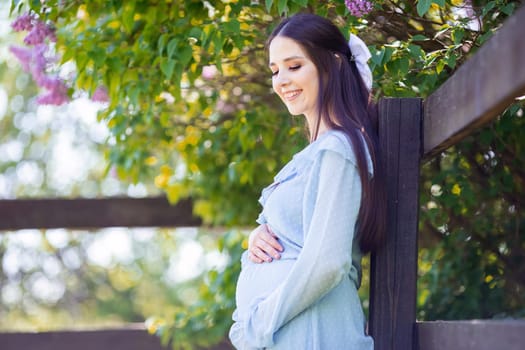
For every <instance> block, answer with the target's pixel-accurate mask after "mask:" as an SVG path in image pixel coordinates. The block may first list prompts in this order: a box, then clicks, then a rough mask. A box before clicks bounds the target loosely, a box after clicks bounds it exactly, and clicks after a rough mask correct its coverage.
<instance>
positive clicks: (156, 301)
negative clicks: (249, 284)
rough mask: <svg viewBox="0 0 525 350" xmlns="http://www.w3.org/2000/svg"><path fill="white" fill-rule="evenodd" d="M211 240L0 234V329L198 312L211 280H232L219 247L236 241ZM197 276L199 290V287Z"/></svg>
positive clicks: (156, 233)
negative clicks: (1, 265) (200, 299)
mask: <svg viewBox="0 0 525 350" xmlns="http://www.w3.org/2000/svg"><path fill="white" fill-rule="evenodd" d="M214 235H216V233H207V232H205V231H200V232H197V230H196V229H189V230H188V229H178V230H172V229H155V230H154V229H139V230H130V229H123V228H121V229H106V230H100V231H97V232H88V231H78V230H77V231H66V230H48V231H39V230H26V231H22V232H16V233H4V234H3V235H2V236H0V260H1V261H2V262H3V273H2V274H0V283H1V285H2V300H3V306H2V309H0V320H1V321H0V328H1V329H3V330H20V329H26V330H34V329H45V330H49V329H56V328H64V327H67V326H69V327H70V326H71V325H74V326H75V327H86V326H88V327H93V326H95V325H98V326H100V325H108V326H110V325H112V326H115V325H118V324H123V323H127V322H144V321H145V319H146V318H147V317H149V316H150V315H154V314H155V315H158V317H164V318H168V317H171V316H172V315H173V314H176V313H178V312H180V310H187V309H188V308H190V309H192V310H197V309H196V306H195V305H196V304H195V303H197V302H198V300H199V297H200V296H207V297H209V296H211V295H212V294H215V293H216V288H217V284H218V283H220V282H219V281H218V278H217V276H224V277H221V278H228V275H229V274H234V273H235V270H234V269H230V268H229V267H230V266H231V265H232V261H234V262H236V261H237V259H238V255H239V254H237V253H235V250H232V251H231V252H226V251H225V250H224V248H223V247H221V246H220V244H221V242H222V241H224V240H227V239H229V241H232V242H235V243H239V242H238V241H235V238H236V237H241V236H243V235H242V234H241V233H240V232H239V231H231V232H227V233H225V234H224V235H223V236H221V238H220V239H219V240H217V239H215V238H214ZM238 246H239V247H240V244H238ZM240 249H241V248H238V249H237V250H240ZM188 252H192V254H193V256H192V257H188V256H187V254H188ZM229 254H233V255H232V256H230V255H229ZM225 268H227V270H226V271H225ZM222 271H225V274H220V275H219V272H222ZM203 276H206V281H207V282H206V283H205V284H201V283H200V281H201V279H202V278H203ZM230 284H232V285H234V284H233V283H232V282H231V281H230ZM208 286H209V288H208ZM218 297H220V295H218ZM218 301H219V300H218ZM230 304H231V302H230ZM221 305H222V306H221ZM224 307H230V308H231V305H227V304H223V303H222V302H221V303H219V304H217V307H216V309H221V308H224ZM208 311H210V310H208ZM218 312H220V310H218ZM222 316H224V315H222ZM208 317H210V314H208ZM222 319H223V322H225V321H226V320H227V319H226V318H224V317H222Z"/></svg>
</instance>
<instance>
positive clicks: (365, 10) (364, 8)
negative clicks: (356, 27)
mask: <svg viewBox="0 0 525 350" xmlns="http://www.w3.org/2000/svg"><path fill="white" fill-rule="evenodd" d="M345 5H346V7H347V8H348V11H350V14H351V15H352V16H355V17H363V16H365V15H367V14H369V13H370V12H371V11H372V9H373V7H374V6H373V5H372V3H371V2H370V1H369V0H345Z"/></svg>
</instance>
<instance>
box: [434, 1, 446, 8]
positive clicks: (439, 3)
mask: <svg viewBox="0 0 525 350" xmlns="http://www.w3.org/2000/svg"><path fill="white" fill-rule="evenodd" d="M432 2H433V3H434V4H438V5H439V7H440V8H444V7H445V0H433V1H432Z"/></svg>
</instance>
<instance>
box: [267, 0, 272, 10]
mask: <svg viewBox="0 0 525 350" xmlns="http://www.w3.org/2000/svg"><path fill="white" fill-rule="evenodd" d="M265 5H266V12H270V10H271V9H272V5H273V0H265Z"/></svg>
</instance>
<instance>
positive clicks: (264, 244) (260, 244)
mask: <svg viewBox="0 0 525 350" xmlns="http://www.w3.org/2000/svg"><path fill="white" fill-rule="evenodd" d="M248 251H249V254H248V257H249V259H250V260H251V261H253V262H254V263H257V264H259V263H263V262H272V260H273V259H280V258H281V254H280V252H282V251H283V247H282V246H281V244H279V242H278V241H277V236H276V235H275V234H274V233H273V232H272V230H271V229H270V227H269V226H268V225H266V224H262V225H259V226H258V227H257V228H256V229H255V230H253V231H252V232H251V233H250V237H249V238H248Z"/></svg>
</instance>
